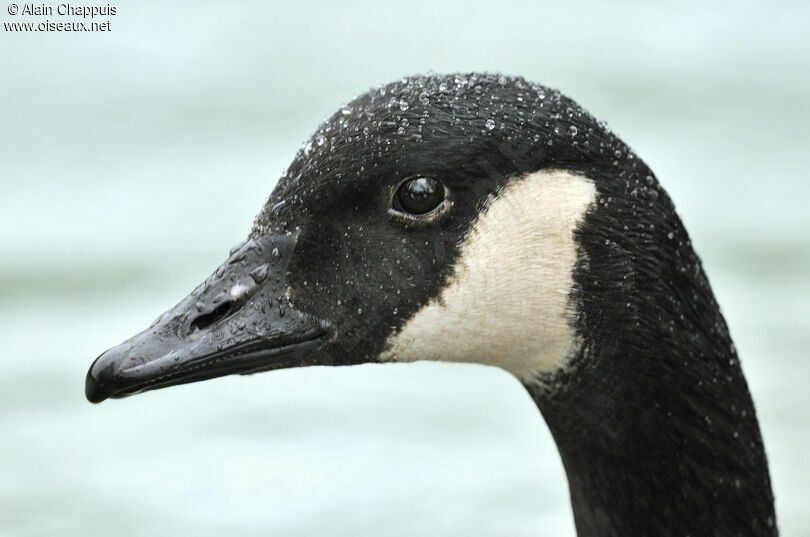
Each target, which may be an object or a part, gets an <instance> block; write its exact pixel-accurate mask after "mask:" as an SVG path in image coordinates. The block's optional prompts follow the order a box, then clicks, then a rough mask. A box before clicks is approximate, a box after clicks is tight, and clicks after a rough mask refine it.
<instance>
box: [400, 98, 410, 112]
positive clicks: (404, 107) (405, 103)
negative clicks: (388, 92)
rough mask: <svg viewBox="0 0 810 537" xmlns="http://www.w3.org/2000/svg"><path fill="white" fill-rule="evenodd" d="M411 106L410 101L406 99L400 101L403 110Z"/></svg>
mask: <svg viewBox="0 0 810 537" xmlns="http://www.w3.org/2000/svg"><path fill="white" fill-rule="evenodd" d="M410 107H411V106H410V105H409V104H408V101H405V100H404V99H403V100H400V101H399V109H400V110H402V111H403V112H405V111H407V110H408V108H410Z"/></svg>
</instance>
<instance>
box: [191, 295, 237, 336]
mask: <svg viewBox="0 0 810 537" xmlns="http://www.w3.org/2000/svg"><path fill="white" fill-rule="evenodd" d="M234 306H235V304H234V302H232V301H227V302H223V303H222V304H220V305H219V306H217V307H216V308H214V310H213V311H211V312H210V313H204V314H202V315H200V316H199V317H197V318H196V319H194V320H193V321H191V324H190V325H189V328H190V329H191V331H192V332H194V331H196V330H205V329H206V328H208V327H209V326H211V325H212V324H214V323H216V322H218V321H221V320H222V319H224V318H225V317H227V316H228V315H229V314H231V313H232V312H233V311H234V310H236V308H235V307H234Z"/></svg>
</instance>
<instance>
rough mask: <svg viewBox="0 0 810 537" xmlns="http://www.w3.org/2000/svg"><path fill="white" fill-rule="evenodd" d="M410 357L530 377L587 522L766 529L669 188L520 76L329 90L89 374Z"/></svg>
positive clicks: (726, 353) (725, 367)
mask: <svg viewBox="0 0 810 537" xmlns="http://www.w3.org/2000/svg"><path fill="white" fill-rule="evenodd" d="M416 360H444V361H454V362H472V363H480V364H486V365H491V366H496V367H500V368H503V369H505V370H507V371H509V372H510V373H512V374H513V375H515V376H516V377H517V378H518V379H519V380H520V382H521V383H522V384H523V385H524V386H525V387H526V388H527V390H528V391H529V393H530V394H531V396H532V398H533V399H534V401H535V402H536V403H537V405H538V407H539V408H540V410H541V412H542V413H543V415H544V417H545V419H546V422H547V423H548V425H549V428H550V429H551V432H552V434H553V435H554V438H555V441H556V442H557V445H558V447H559V450H560V453H561V456H562V459H563V463H564V465H565V468H566V471H567V474H568V479H569V484H570V492H571V500H572V504H573V508H574V516H575V520H576V524H577V528H578V531H579V533H580V534H581V535H643V534H651V535H652V534H656V535H669V534H678V535H682V534H689V533H690V531H691V532H692V535H698V534H706V532H705V531H704V530H705V529H706V528H707V527H708V528H712V530H711V531H710V532H709V533H710V534H718V535H720V534H722V535H731V534H738V533H739V534H745V535H771V534H775V531H776V529H775V523H774V515H773V502H772V495H771V491H770V482H769V477H768V472H767V465H766V462H765V456H764V450H763V448H762V442H761V437H760V433H759V429H758V426H757V422H756V418H755V415H754V410H753V405H752V403H751V400H750V396H749V394H748V390H747V387H746V384H745V380H744V377H743V375H742V371H741V369H740V366H739V362H738V360H737V356H736V351H735V350H734V348H733V344H732V342H731V339H730V337H729V334H728V330H727V328H726V325H725V322H724V321H723V318H722V316H721V314H720V312H719V308H718V307H717V304H716V302H715V300H714V297H713V294H712V292H711V288H710V286H709V284H708V280H707V279H706V277H705V275H704V273H703V270H702V268H701V264H700V261H699V259H698V257H697V256H696V255H695V253H694V251H693V249H692V246H691V243H690V240H689V237H688V235H687V233H686V231H685V229H684V227H683V225H682V224H681V221H680V219H679V218H678V216H677V214H676V212H675V210H674V206H673V204H672V202H671V200H670V198H669V197H668V196H667V194H666V192H665V191H664V190H663V189H662V188H661V186H660V184H659V183H658V181H657V179H656V178H655V176H654V174H653V173H652V172H651V171H650V169H649V168H648V167H647V165H646V164H645V163H644V162H643V161H642V160H641V159H640V158H639V157H638V156H636V155H635V154H634V153H633V151H632V150H631V149H630V148H629V147H628V146H627V145H625V144H624V143H623V142H622V141H621V140H620V139H619V138H618V137H617V136H616V135H614V134H613V133H612V132H611V130H610V129H609V128H608V127H607V126H606V125H605V124H604V123H602V122H599V121H597V120H596V119H595V118H594V117H593V116H591V115H590V114H589V113H588V112H586V111H585V110H584V109H583V108H581V107H580V106H579V105H577V104H576V103H575V102H574V101H572V100H571V99H569V98H567V97H565V96H563V95H562V94H560V92H558V91H556V90H553V89H550V88H547V87H544V86H540V85H536V84H532V83H529V82H527V81H525V80H523V79H521V78H514V77H504V76H498V75H483V74H468V75H449V76H442V75H436V76H427V77H424V76H417V77H411V78H405V79H402V80H400V81H397V82H394V83H392V84H388V85H385V86H381V87H379V88H375V89H373V90H371V91H369V92H368V93H365V94H363V95H361V96H359V97H357V98H356V99H354V100H353V101H351V102H350V103H348V104H347V105H345V106H344V107H342V108H341V109H340V110H338V111H337V112H336V113H335V114H334V115H333V116H332V117H330V118H329V119H328V120H326V121H325V122H324V123H323V124H322V125H321V126H320V127H319V128H318V130H317V132H316V133H315V134H314V135H313V136H312V137H311V138H310V139H309V140H308V141H307V142H306V143H305V144H304V145H303V146H302V147H301V149H300V150H299V151H298V153H297V155H296V156H295V158H294V160H293V162H292V163H291V165H290V166H289V168H288V169H287V171H286V172H285V173H284V175H283V176H282V177H281V179H280V180H279V182H278V184H277V186H276V188H275V189H274V191H273V193H272V194H271V195H270V198H269V200H268V201H267V203H266V204H265V205H264V207H263V208H262V210H261V212H260V213H259V215H258V216H257V218H256V220H255V223H254V226H253V229H252V231H251V232H250V235H249V237H248V238H247V240H246V241H244V242H242V243H240V244H238V245H237V246H235V247H234V248H233V249H232V251H231V253H230V256H229V257H228V259H227V260H226V261H225V262H224V263H223V264H222V265H221V266H220V267H219V268H217V269H216V270H215V271H214V273H213V274H212V275H211V276H210V277H209V278H208V279H207V280H206V281H205V282H203V283H202V284H201V285H200V286H199V287H197V288H196V289H195V290H194V291H192V292H191V294H190V295H189V296H187V297H186V298H184V299H183V300H182V301H181V302H180V303H179V304H177V305H176V306H175V307H174V308H172V309H170V310H168V311H167V312H166V313H164V314H163V315H162V316H160V317H159V318H158V319H157V320H156V321H155V322H154V323H153V325H152V326H151V327H149V328H147V329H146V330H145V331H143V332H141V333H139V334H137V335H135V336H134V337H132V338H131V339H129V340H127V341H125V342H124V343H122V344H121V345H119V346H117V347H114V348H112V349H110V350H108V351H107V352H105V353H103V354H102V355H101V356H99V357H98V358H97V359H96V361H95V362H94V363H93V365H92V366H91V368H90V370H89V372H88V374H87V380H86V395H87V398H88V399H89V400H90V401H92V402H100V401H102V400H104V399H107V398H120V397H125V396H129V395H132V394H135V393H140V392H145V391H148V390H153V389H158V388H165V387H168V386H173V385H177V384H184V383H189V382H195V381H200V380H205V379H209V378H214V377H219V376H223V375H228V374H234V373H239V374H248V373H256V372H259V371H267V370H272V369H279V368H289V367H300V366H309V365H351V364H359V363H368V362H410V361H416ZM740 528H743V530H745V531H741V530H740Z"/></svg>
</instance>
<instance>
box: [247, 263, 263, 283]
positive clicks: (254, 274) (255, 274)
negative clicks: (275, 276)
mask: <svg viewBox="0 0 810 537" xmlns="http://www.w3.org/2000/svg"><path fill="white" fill-rule="evenodd" d="M250 277H251V278H253V281H254V282H256V283H262V282H263V281H264V279H265V278H266V277H267V263H265V264H264V265H259V266H258V267H256V268H255V269H253V270H251V271H250Z"/></svg>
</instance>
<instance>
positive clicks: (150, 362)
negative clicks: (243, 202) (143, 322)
mask: <svg viewBox="0 0 810 537" xmlns="http://www.w3.org/2000/svg"><path fill="white" fill-rule="evenodd" d="M294 242H295V237H294V236H293V235H278V236H276V235H262V236H259V237H254V238H251V239H249V240H248V241H247V242H245V243H244V244H242V245H240V246H238V247H237V248H235V249H234V250H233V251H232V253H231V256H230V257H229V258H228V260H227V261H225V263H223V264H222V265H221V266H220V267H219V268H218V269H217V270H216V272H214V274H212V275H211V276H210V277H209V278H208V279H207V280H206V281H205V282H204V283H203V284H202V285H200V286H199V287H198V288H197V289H195V290H194V291H193V292H192V293H191V294H190V295H189V296H187V297H186V298H184V299H183V300H182V301H181V302H180V303H179V304H178V305H177V306H175V307H174V308H172V309H171V310H169V311H167V312H166V313H164V314H163V315H161V316H160V317H159V318H158V319H157V320H156V321H155V322H154V323H153V324H152V326H150V327H149V328H148V329H146V330H144V331H143V332H141V333H140V334H138V335H136V336H134V337H132V338H130V339H128V340H127V341H125V342H124V343H122V344H120V345H118V346H117V347H113V348H112V349H109V350H108V351H107V352H105V353H104V354H102V355H101V356H99V357H98V358H97V359H96V361H95V362H93V365H92V366H91V367H90V370H89V371H88V372H87V381H86V384H85V394H86V396H87V399H88V400H89V401H91V402H93V403H99V402H101V401H103V400H104V399H107V398H109V397H114V398H117V397H126V396H128V395H132V394H135V393H139V392H144V391H147V390H154V389H157V388H165V387H167V386H174V385H177V384H185V383H188V382H196V381H200V380H206V379H210V378H214V377H221V376H223V375H230V374H233V373H241V374H247V373H255V372H259V371H266V370H270V369H280V368H284V367H294V366H302V365H311V364H314V363H315V361H314V359H313V358H312V356H313V354H314V352H313V351H315V349H317V348H318V346H319V345H320V344H321V343H322V342H323V341H324V340H325V339H326V338H327V330H326V325H325V323H323V322H321V321H320V320H318V319H315V318H313V317H311V316H309V315H307V314H305V313H302V312H300V311H298V310H296V309H294V308H292V307H291V306H290V303H289V299H288V297H287V296H286V293H287V283H286V266H287V262H288V260H289V256H290V254H291V252H292V248H293V245H294Z"/></svg>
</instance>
